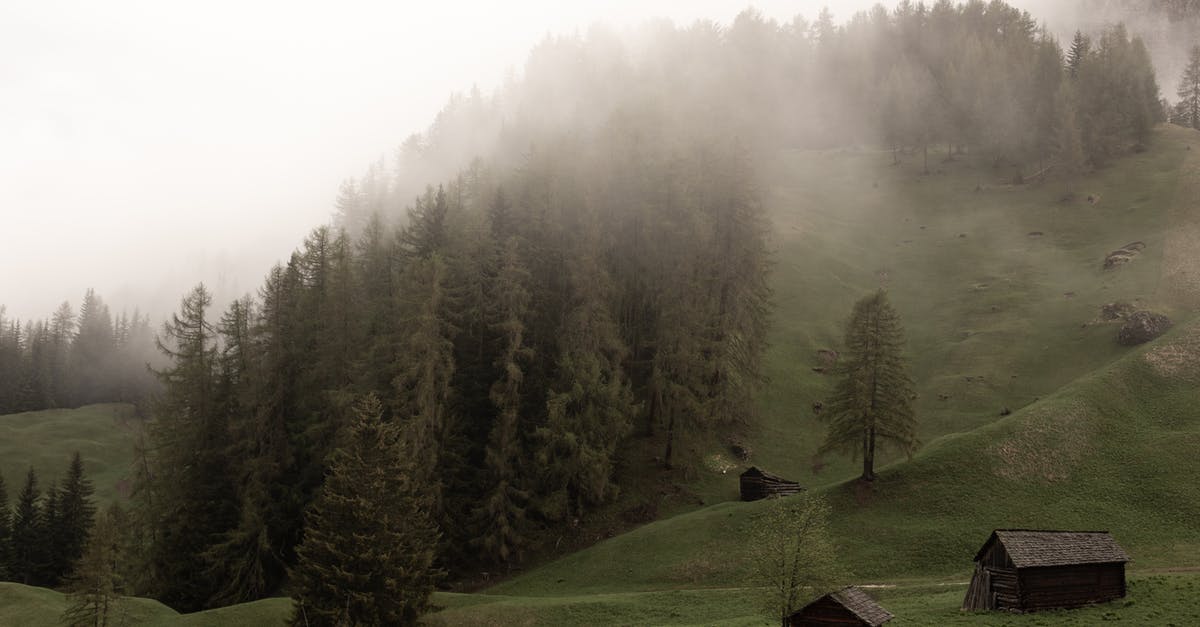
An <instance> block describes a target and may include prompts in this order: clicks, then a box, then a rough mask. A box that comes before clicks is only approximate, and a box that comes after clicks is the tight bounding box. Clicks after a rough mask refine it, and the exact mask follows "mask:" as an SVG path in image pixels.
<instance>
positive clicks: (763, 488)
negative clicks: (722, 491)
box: [739, 467, 804, 501]
mask: <svg viewBox="0 0 1200 627" xmlns="http://www.w3.org/2000/svg"><path fill="white" fill-rule="evenodd" d="M739 486H740V488H741V496H742V500H743V501H757V500H760V499H765V498H767V497H769V496H790V495H792V494H799V493H800V492H802V491H804V488H802V487H800V484H799V483H797V482H795V481H788V480H787V479H784V478H782V477H777V476H775V475H773V474H771V473H769V472H766V471H763V470H759V469H758V468H754V467H751V468H750V469H749V470H747V471H746V472H744V473H742V475H741V477H740V478H739Z"/></svg>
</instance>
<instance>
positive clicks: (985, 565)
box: [962, 529, 1129, 612]
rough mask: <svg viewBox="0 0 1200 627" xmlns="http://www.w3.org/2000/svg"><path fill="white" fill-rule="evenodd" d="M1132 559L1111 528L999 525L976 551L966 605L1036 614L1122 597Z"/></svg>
mask: <svg viewBox="0 0 1200 627" xmlns="http://www.w3.org/2000/svg"><path fill="white" fill-rule="evenodd" d="M1128 561H1129V555H1128V554H1126V553H1125V550H1124V549H1122V548H1121V547H1120V545H1118V544H1117V541H1116V540H1114V539H1113V537H1112V536H1111V535H1110V534H1109V533H1108V532H1107V531H1033V530H1026V529H997V530H995V531H993V532H992V535H991V537H989V538H988V540H987V542H985V543H984V545H983V548H981V549H979V552H978V553H976V554H975V575H974V576H973V577H972V578H971V585H970V586H969V587H968V588H967V596H966V598H965V599H963V605H962V609H964V610H1009V611H1015V612H1032V611H1036V610H1048V609H1053V608H1072V607H1080V606H1083V605H1088V604H1091V603H1103V602H1105V601H1111V600H1113V599H1119V598H1121V597H1123V596H1125V563H1126V562H1128Z"/></svg>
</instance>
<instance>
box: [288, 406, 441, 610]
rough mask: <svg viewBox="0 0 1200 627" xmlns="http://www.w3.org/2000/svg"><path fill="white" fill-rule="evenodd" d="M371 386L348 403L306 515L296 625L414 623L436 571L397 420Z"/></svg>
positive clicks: (430, 531) (432, 532)
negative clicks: (351, 408) (349, 410)
mask: <svg viewBox="0 0 1200 627" xmlns="http://www.w3.org/2000/svg"><path fill="white" fill-rule="evenodd" d="M382 413H383V406H382V404H381V403H380V402H379V400H378V398H377V397H375V396H374V395H371V396H368V397H366V398H365V399H363V401H362V402H361V403H359V404H358V406H357V407H356V408H355V418H354V421H353V422H352V423H351V424H350V425H349V426H348V428H347V430H346V433H345V437H344V439H343V445H342V446H340V447H339V448H337V449H335V450H334V452H333V454H332V456H331V457H330V460H329V467H328V472H327V475H326V478H325V483H324V485H323V486H322V487H321V490H320V491H319V493H318V495H317V497H316V500H315V501H314V502H313V504H312V505H311V506H310V508H309V510H308V514H307V516H306V519H305V520H306V522H305V528H304V541H303V542H302V543H301V544H300V546H299V547H298V548H297V551H296V553H297V558H298V561H297V564H296V566H295V568H294V570H293V571H292V584H293V590H294V593H293V598H294V599H295V601H296V603H295V609H294V611H293V615H292V624H294V625H415V624H416V623H417V619H418V617H419V616H420V615H421V614H422V613H423V612H424V611H425V610H426V609H427V608H428V605H429V595H430V594H431V593H432V592H433V584H434V582H435V580H436V579H437V577H438V573H437V572H436V571H435V570H434V569H433V560H434V547H435V546H436V545H437V531H436V527H435V526H434V524H433V522H432V520H431V518H430V510H429V501H428V499H426V498H425V497H424V496H422V494H423V492H424V490H423V487H422V486H420V485H418V484H417V483H416V482H415V480H414V473H413V467H412V461H411V460H412V456H411V455H410V453H409V452H408V451H406V450H404V448H403V444H402V441H401V438H400V437H399V434H398V429H397V428H396V427H395V426H393V425H391V424H389V423H385V422H384V421H383V419H382Z"/></svg>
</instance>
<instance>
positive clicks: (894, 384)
mask: <svg viewBox="0 0 1200 627" xmlns="http://www.w3.org/2000/svg"><path fill="white" fill-rule="evenodd" d="M903 350H904V331H903V329H902V328H901V326H900V316H899V315H898V314H897V313H896V310H895V309H893V308H892V305H891V303H890V302H889V301H888V297H887V293H886V292H884V291H883V290H879V291H877V292H875V293H874V294H872V295H870V296H866V297H864V298H862V299H861V300H859V301H858V302H857V303H855V305H854V311H853V313H851V315H850V320H849V321H848V322H847V324H846V338H845V351H846V352H845V357H844V359H843V360H842V362H841V364H840V365H839V368H838V374H839V376H840V379H839V381H838V382H837V384H836V385H835V386H834V389H833V393H832V396H831V397H830V398H829V400H828V402H826V404H825V405H826V408H827V411H826V412H825V416H826V417H827V420H828V421H829V430H828V432H827V434H826V436H825V442H824V443H823V444H822V445H821V447H820V449H819V450H818V454H819V455H823V454H826V453H830V452H835V451H837V452H847V453H850V454H852V455H854V456H855V457H857V456H859V455H861V456H862V464H863V471H862V475H861V477H860V478H861V479H862V480H863V481H873V480H874V479H875V453H876V450H877V449H878V448H879V447H881V446H883V445H891V446H894V447H896V448H897V449H899V450H901V451H903V452H904V453H907V454H910V455H911V454H912V453H913V452H914V451H916V448H917V431H916V429H917V420H916V416H915V415H914V413H913V408H912V397H913V389H912V387H913V384H912V380H911V379H910V378H909V376H908V372H907V364H906V362H905V359H904V355H903Z"/></svg>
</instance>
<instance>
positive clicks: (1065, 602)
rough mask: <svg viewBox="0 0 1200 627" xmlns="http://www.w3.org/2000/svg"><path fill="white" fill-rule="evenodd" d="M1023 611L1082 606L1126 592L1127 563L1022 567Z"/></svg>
mask: <svg viewBox="0 0 1200 627" xmlns="http://www.w3.org/2000/svg"><path fill="white" fill-rule="evenodd" d="M1020 580H1021V582H1020V588H1021V602H1020V609H1021V610H1023V611H1035V610H1045V609H1052V608H1068V607H1081V606H1084V605H1090V604H1092V603H1105V602H1107V601H1112V600H1113V599H1119V598H1122V597H1124V596H1125V565H1124V564H1081V565H1078V566H1051V567H1045V568H1025V569H1022V570H1021V571H1020Z"/></svg>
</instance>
